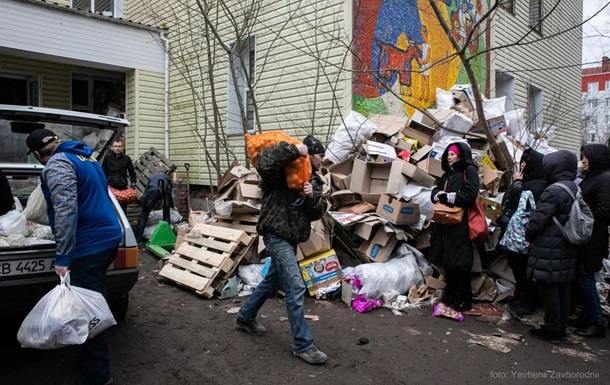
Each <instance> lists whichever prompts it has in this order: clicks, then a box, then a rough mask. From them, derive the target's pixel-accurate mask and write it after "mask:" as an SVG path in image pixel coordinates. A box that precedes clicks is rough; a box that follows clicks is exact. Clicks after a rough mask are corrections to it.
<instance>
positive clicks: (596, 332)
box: [574, 324, 606, 338]
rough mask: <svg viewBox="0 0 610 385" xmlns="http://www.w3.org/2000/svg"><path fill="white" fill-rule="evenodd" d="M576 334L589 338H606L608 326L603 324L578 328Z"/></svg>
mask: <svg viewBox="0 0 610 385" xmlns="http://www.w3.org/2000/svg"><path fill="white" fill-rule="evenodd" d="M574 334H576V335H577V336H581V337H587V338H606V328H605V326H604V325H603V324H602V325H589V326H585V327H582V328H580V329H577V330H576V331H575V332H574Z"/></svg>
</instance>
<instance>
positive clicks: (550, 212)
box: [525, 150, 578, 344]
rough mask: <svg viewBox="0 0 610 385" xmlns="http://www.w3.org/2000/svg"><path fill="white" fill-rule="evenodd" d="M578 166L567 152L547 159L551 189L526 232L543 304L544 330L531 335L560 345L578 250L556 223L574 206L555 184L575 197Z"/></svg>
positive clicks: (546, 176) (529, 270)
mask: <svg viewBox="0 0 610 385" xmlns="http://www.w3.org/2000/svg"><path fill="white" fill-rule="evenodd" d="M577 164H578V161H577V159H576V155H574V154H573V153H571V152H569V151H566V150H560V151H557V152H553V153H550V154H547V155H545V156H544V159H543V166H542V168H543V172H544V179H545V181H546V182H547V184H548V186H547V188H546V189H545V190H544V192H543V193H542V196H541V197H540V200H539V201H538V202H537V203H536V210H535V211H534V212H533V213H532V216H531V218H530V221H529V223H528V225H527V227H526V228H525V239H527V240H528V241H529V242H531V244H532V247H531V249H530V254H529V258H528V263H527V274H528V277H529V278H531V279H533V280H534V281H535V282H536V284H537V285H538V289H539V291H540V294H541V296H542V299H543V302H544V326H543V327H542V328H540V329H531V330H530V334H531V335H532V336H533V337H535V338H538V339H541V340H544V341H547V342H551V343H554V344H560V343H561V338H562V337H564V336H565V333H566V327H567V324H568V317H569V315H570V283H571V282H572V281H574V279H575V277H576V262H577V259H578V246H576V245H574V244H571V243H570V242H568V241H567V240H566V239H565V238H564V237H563V235H562V234H561V230H560V229H559V227H558V226H557V225H556V224H555V222H554V221H553V217H557V219H558V220H559V223H561V224H562V225H565V223H566V221H567V220H568V216H569V213H570V208H571V207H572V202H573V200H572V197H570V194H568V192H567V191H565V190H564V189H563V188H561V187H560V186H555V185H553V183H561V184H564V185H565V186H567V187H568V188H569V189H570V190H571V191H572V192H573V193H574V195H576V192H577V190H578V187H577V186H576V184H575V183H574V178H576V169H577Z"/></svg>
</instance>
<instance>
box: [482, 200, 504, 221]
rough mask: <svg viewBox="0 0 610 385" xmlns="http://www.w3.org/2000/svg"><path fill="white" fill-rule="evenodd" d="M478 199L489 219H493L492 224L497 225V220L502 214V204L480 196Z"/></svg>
mask: <svg viewBox="0 0 610 385" xmlns="http://www.w3.org/2000/svg"><path fill="white" fill-rule="evenodd" d="M478 199H479V200H480V201H481V203H482V204H483V210H484V211H485V216H486V217H487V218H489V219H491V222H492V223H495V220H496V218H497V217H498V216H499V215H500V213H501V212H502V203H501V202H496V201H494V200H492V199H489V198H485V197H482V196H479V198H478Z"/></svg>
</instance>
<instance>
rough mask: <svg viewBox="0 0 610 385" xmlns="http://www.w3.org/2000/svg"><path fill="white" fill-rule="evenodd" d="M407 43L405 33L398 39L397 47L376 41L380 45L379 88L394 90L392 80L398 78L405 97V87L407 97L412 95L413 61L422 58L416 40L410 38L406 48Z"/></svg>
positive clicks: (401, 91)
mask: <svg viewBox="0 0 610 385" xmlns="http://www.w3.org/2000/svg"><path fill="white" fill-rule="evenodd" d="M406 41H407V37H406V35H405V34H404V33H403V34H401V35H400V36H399V37H398V41H397V43H396V46H393V45H390V44H386V43H382V42H381V41H379V40H376V42H377V45H379V49H380V52H381V53H380V55H379V65H378V70H377V79H378V83H377V84H378V87H379V88H381V87H387V89H391V88H392V83H391V81H392V78H393V76H394V75H397V76H398V82H399V89H400V94H401V95H404V87H406V89H407V95H408V96H412V93H411V68H412V62H413V59H415V60H418V59H419V57H420V54H419V50H418V49H417V47H416V46H415V40H414V39H413V38H410V39H409V40H408V42H409V43H408V46H407V47H406V48H403V47H404V45H405V44H404V42H406Z"/></svg>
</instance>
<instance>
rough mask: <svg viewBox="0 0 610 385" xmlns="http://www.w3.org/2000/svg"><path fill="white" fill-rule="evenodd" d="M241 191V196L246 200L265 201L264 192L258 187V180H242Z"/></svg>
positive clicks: (240, 183)
mask: <svg viewBox="0 0 610 385" xmlns="http://www.w3.org/2000/svg"><path fill="white" fill-rule="evenodd" d="M239 190H240V192H241V196H242V197H244V198H246V199H263V190H261V189H260V188H259V187H258V180H255V179H245V180H240V181H239Z"/></svg>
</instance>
